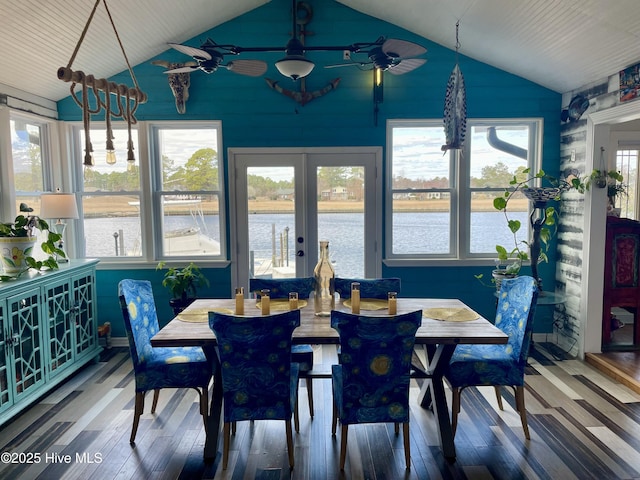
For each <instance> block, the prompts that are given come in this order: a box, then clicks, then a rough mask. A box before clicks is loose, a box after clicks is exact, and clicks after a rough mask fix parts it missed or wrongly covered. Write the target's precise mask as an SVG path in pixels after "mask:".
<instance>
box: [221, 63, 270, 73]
mask: <svg viewBox="0 0 640 480" xmlns="http://www.w3.org/2000/svg"><path fill="white" fill-rule="evenodd" d="M224 67H225V68H226V69H227V70H230V71H232V72H235V73H239V74H240V75H248V76H250V77H259V76H260V75H262V74H263V73H264V72H266V71H267V62H264V61H262V60H233V61H231V62H229V63H227V64H226V65H224Z"/></svg>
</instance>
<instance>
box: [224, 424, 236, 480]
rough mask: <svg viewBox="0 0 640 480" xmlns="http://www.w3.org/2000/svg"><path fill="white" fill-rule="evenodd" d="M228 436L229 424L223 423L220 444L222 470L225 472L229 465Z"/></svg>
mask: <svg viewBox="0 0 640 480" xmlns="http://www.w3.org/2000/svg"><path fill="white" fill-rule="evenodd" d="M234 423H235V422H234ZM229 434H230V426H229V422H224V427H223V429H222V436H223V443H222V469H223V470H226V469H227V465H228V464H229Z"/></svg>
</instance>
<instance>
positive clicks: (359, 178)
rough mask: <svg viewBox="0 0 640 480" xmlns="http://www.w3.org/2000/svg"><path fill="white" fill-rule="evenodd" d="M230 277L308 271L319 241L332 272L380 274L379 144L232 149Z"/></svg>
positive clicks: (244, 279)
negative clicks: (326, 245)
mask: <svg viewBox="0 0 640 480" xmlns="http://www.w3.org/2000/svg"><path fill="white" fill-rule="evenodd" d="M228 157H229V185H230V189H231V192H232V194H231V195H230V212H231V215H230V217H231V218H230V220H231V261H232V282H233V285H235V286H244V287H245V289H247V288H248V284H249V278H257V277H261V278H286V277H305V276H311V275H313V268H314V266H315V265H316V263H317V260H318V242H319V240H328V241H329V251H330V255H331V260H332V262H333V264H334V269H335V271H336V275H337V276H343V277H376V276H380V275H381V262H382V259H381V242H382V225H381V222H382V181H381V178H380V176H379V175H380V172H381V171H382V148H381V147H344V148H262V149H260V148H256V149H229V155H228Z"/></svg>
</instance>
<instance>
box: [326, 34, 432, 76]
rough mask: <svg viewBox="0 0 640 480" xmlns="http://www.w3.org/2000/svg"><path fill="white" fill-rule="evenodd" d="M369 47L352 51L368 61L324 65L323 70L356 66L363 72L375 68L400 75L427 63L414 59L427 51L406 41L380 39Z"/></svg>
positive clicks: (422, 59) (423, 60)
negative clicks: (362, 55) (362, 54)
mask: <svg viewBox="0 0 640 480" xmlns="http://www.w3.org/2000/svg"><path fill="white" fill-rule="evenodd" d="M361 45H362V44H361ZM370 47H371V48H370V50H368V51H367V50H366V48H367V47H362V48H359V49H358V50H352V51H353V52H354V53H356V54H358V53H364V54H366V55H367V56H368V57H369V60H368V61H355V60H354V59H353V58H352V60H351V62H347V63H338V64H333V65H325V67H324V68H336V67H352V66H356V67H359V68H361V69H365V70H371V69H373V68H377V69H380V70H383V71H386V72H389V73H392V74H394V75H402V74H403V73H407V72H410V71H412V70H415V69H416V68H418V67H420V66H421V65H424V64H425V63H426V61H427V60H426V59H424V58H416V57H418V56H420V55H422V54H424V53H426V52H427V49H426V48H424V47H423V46H422V45H418V44H417V43H413V42H408V41H406V40H398V39H397V38H389V39H385V38H384V37H380V38H378V40H376V41H375V43H373V44H370Z"/></svg>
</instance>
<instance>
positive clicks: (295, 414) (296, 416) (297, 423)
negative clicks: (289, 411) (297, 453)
mask: <svg viewBox="0 0 640 480" xmlns="http://www.w3.org/2000/svg"><path fill="white" fill-rule="evenodd" d="M293 424H294V425H295V427H296V433H300V415H299V414H298V396H297V395H296V404H295V405H294V408H293Z"/></svg>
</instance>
